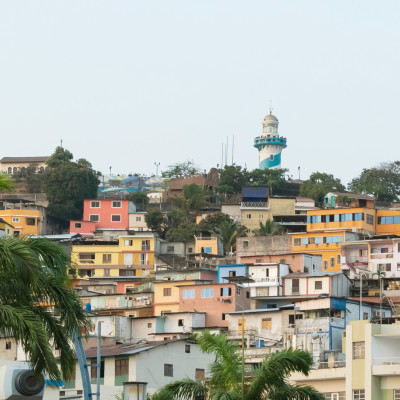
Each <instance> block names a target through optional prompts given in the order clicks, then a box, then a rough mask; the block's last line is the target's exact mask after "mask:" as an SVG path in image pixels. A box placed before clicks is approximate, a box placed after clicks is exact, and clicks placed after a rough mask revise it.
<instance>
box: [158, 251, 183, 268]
mask: <svg viewBox="0 0 400 400" xmlns="http://www.w3.org/2000/svg"><path fill="white" fill-rule="evenodd" d="M157 257H158V259H159V260H161V261H162V262H163V263H165V264H167V265H168V266H170V267H172V268H174V269H183V268H184V267H185V266H186V257H182V256H180V255H178V254H158V256H157Z"/></svg>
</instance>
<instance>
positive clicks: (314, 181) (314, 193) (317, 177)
mask: <svg viewBox="0 0 400 400" xmlns="http://www.w3.org/2000/svg"><path fill="white" fill-rule="evenodd" d="M344 191H345V187H344V186H343V184H342V182H341V181H340V179H338V178H335V177H334V176H333V175H332V174H326V173H323V172H314V173H312V174H311V175H310V178H309V179H308V180H306V181H305V182H304V183H303V184H302V185H301V186H300V196H305V197H310V198H312V199H314V200H315V201H318V202H322V200H323V197H324V196H325V195H326V194H327V193H329V192H344Z"/></svg>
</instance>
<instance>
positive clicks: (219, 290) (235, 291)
mask: <svg viewBox="0 0 400 400" xmlns="http://www.w3.org/2000/svg"><path fill="white" fill-rule="evenodd" d="M248 309H250V292H249V289H247V288H244V287H241V286H237V285H236V284H234V283H224V284H219V283H215V284H204V285H185V286H180V287H179V312H187V311H189V312H194V311H196V312H205V313H206V327H217V326H218V327H227V326H228V320H226V319H225V315H226V314H228V313H230V312H233V311H242V310H248Z"/></svg>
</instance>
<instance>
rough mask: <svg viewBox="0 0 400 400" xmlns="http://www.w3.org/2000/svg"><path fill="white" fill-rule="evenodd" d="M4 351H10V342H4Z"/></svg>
mask: <svg viewBox="0 0 400 400" xmlns="http://www.w3.org/2000/svg"><path fill="white" fill-rule="evenodd" d="M6 350H11V342H6Z"/></svg>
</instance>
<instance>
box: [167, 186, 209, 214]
mask: <svg viewBox="0 0 400 400" xmlns="http://www.w3.org/2000/svg"><path fill="white" fill-rule="evenodd" d="M208 199H209V194H208V193H207V192H206V191H205V190H203V189H202V188H201V187H200V186H197V185H196V184H194V183H192V184H190V185H184V186H183V197H172V198H170V199H169V202H170V204H171V205H172V207H173V208H174V209H178V210H180V211H181V212H182V215H183V216H184V218H185V221H186V222H193V221H194V217H195V215H196V213H197V212H198V211H200V210H201V209H202V208H205V207H206V206H207V205H208V204H209V203H208Z"/></svg>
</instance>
